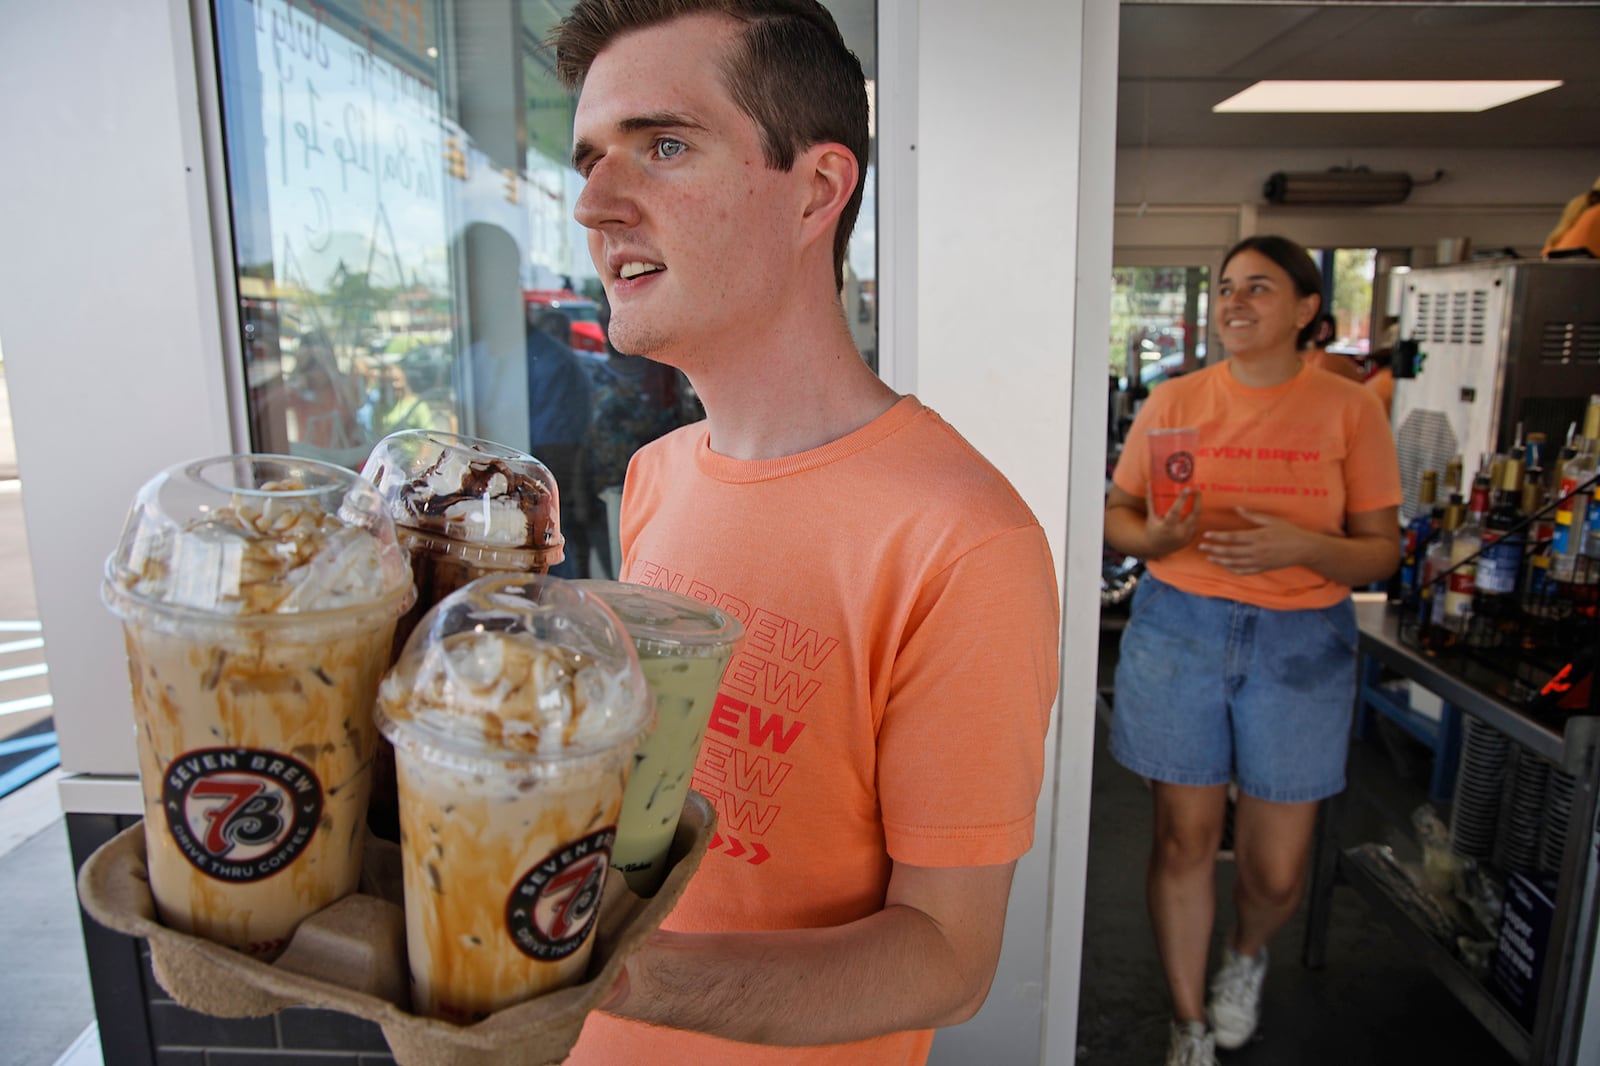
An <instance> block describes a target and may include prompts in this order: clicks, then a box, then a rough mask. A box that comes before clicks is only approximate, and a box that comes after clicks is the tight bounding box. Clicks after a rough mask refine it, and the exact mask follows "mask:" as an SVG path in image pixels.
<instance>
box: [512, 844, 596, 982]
mask: <svg viewBox="0 0 1600 1066" xmlns="http://www.w3.org/2000/svg"><path fill="white" fill-rule="evenodd" d="M616 838H617V831H616V829H615V828H611V829H602V830H600V831H599V832H598V833H594V834H592V835H591V836H586V837H584V838H583V839H582V840H579V841H577V842H575V843H572V844H568V845H567V846H566V847H564V848H561V849H559V850H557V851H553V852H551V853H550V854H549V855H547V856H545V858H544V860H543V861H541V862H539V863H537V864H535V865H534V867H533V868H532V869H530V870H529V871H528V872H527V873H525V874H523V875H522V877H521V878H520V879H519V880H518V881H517V887H516V888H513V889H512V890H511V898H510V899H508V900H506V926H507V928H509V929H510V930H511V939H512V940H514V941H516V945H517V949H518V950H519V951H521V952H522V953H523V954H524V955H526V956H528V957H529V958H530V959H538V960H539V961H540V962H555V961H556V960H558V959H564V958H566V957H567V956H568V955H571V954H572V953H573V952H574V951H577V950H578V949H579V948H580V947H582V946H583V939H584V937H585V936H587V935H588V933H589V928H590V927H591V926H592V925H594V921H595V918H597V917H598V916H599V914H600V890H601V888H603V887H604V886H605V879H606V867H607V866H608V865H609V864H610V862H611V845H612V843H613V842H614V841H615V840H616Z"/></svg>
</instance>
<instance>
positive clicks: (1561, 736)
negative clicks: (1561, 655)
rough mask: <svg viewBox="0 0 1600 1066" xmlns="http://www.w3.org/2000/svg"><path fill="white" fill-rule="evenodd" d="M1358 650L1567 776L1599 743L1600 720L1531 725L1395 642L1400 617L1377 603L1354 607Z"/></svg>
mask: <svg viewBox="0 0 1600 1066" xmlns="http://www.w3.org/2000/svg"><path fill="white" fill-rule="evenodd" d="M1356 622H1357V624H1358V625H1359V626H1360V628H1361V651H1363V652H1365V653H1366V654H1368V655H1371V656H1373V657H1374V658H1376V659H1378V660H1379V661H1380V662H1382V663H1383V664H1384V665H1386V666H1388V667H1390V668H1391V669H1393V670H1395V671H1397V672H1399V673H1400V674H1403V675H1404V676H1406V677H1409V678H1411V679H1412V680H1414V681H1417V682H1420V683H1421V684H1422V685H1423V686H1424V687H1425V688H1428V689H1430V690H1432V691H1433V692H1435V693H1437V694H1438V695H1439V696H1440V697H1442V698H1443V699H1444V701H1445V702H1446V703H1449V704H1451V705H1452V706H1454V707H1456V708H1457V709H1459V710H1461V711H1462V712H1463V713H1466V714H1470V715H1472V716H1474V717H1476V718H1481V719H1482V720H1483V721H1485V722H1487V723H1488V724H1489V725H1492V726H1494V727H1495V728H1496V729H1498V730H1499V731H1500V732H1502V733H1504V734H1505V735H1506V736H1508V737H1510V738H1511V739H1512V740H1514V741H1516V742H1517V743H1518V744H1521V745H1522V746H1523V747H1525V748H1528V749H1529V750H1531V751H1533V752H1535V753H1536V754H1538V755H1541V756H1543V757H1544V758H1546V759H1548V760H1550V761H1551V762H1552V763H1555V764H1556V765H1557V766H1559V767H1561V768H1562V769H1563V770H1565V771H1566V772H1567V773H1569V774H1582V773H1584V772H1585V770H1586V766H1585V759H1586V758H1587V756H1588V753H1589V752H1590V750H1592V749H1593V748H1594V746H1595V742H1596V740H1597V738H1600V718H1597V717H1595V716H1593V715H1573V716H1571V717H1569V718H1566V719H1565V720H1564V721H1563V722H1562V723H1561V726H1560V728H1559V729H1556V728H1553V727H1552V726H1550V725H1548V724H1546V723H1544V722H1540V721H1536V720H1534V719H1533V718H1530V717H1528V716H1527V715H1525V714H1523V713H1522V712H1521V711H1520V710H1518V709H1517V708H1515V707H1513V706H1511V705H1510V704H1508V703H1505V702H1504V701H1502V700H1499V699H1497V698H1495V697H1494V696H1492V695H1490V694H1489V693H1487V692H1484V691H1483V690H1482V689H1481V688H1478V687H1476V686H1475V685H1473V684H1472V683H1470V682H1469V681H1467V680H1465V679H1464V678H1461V677H1459V676H1457V675H1456V674H1455V673H1453V672H1452V671H1450V670H1447V669H1445V668H1444V667H1442V666H1441V665H1440V664H1439V663H1437V662H1435V661H1434V660H1432V659H1430V658H1428V656H1426V655H1423V654H1422V653H1420V652H1419V651H1417V650H1416V649H1415V648H1411V647H1408V646H1406V645H1404V644H1402V643H1401V642H1400V618H1399V615H1398V614H1397V613H1396V612H1395V611H1392V610H1390V609H1389V608H1388V605H1387V604H1384V603H1383V602H1381V601H1369V602H1361V601H1359V600H1358V601H1357V602H1356Z"/></svg>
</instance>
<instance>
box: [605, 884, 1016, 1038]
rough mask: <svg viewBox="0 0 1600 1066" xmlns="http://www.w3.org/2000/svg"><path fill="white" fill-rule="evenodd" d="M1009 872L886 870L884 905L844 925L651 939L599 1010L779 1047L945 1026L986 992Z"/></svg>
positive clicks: (971, 1010) (972, 1010)
mask: <svg viewBox="0 0 1600 1066" xmlns="http://www.w3.org/2000/svg"><path fill="white" fill-rule="evenodd" d="M1015 866H1016V864H1015V863H1007V864H1005V865H1002V866H974V867H958V868H950V869H943V868H939V869H936V868H933V867H926V866H907V865H905V864H902V863H896V864H895V866H894V870H893V872H892V873H891V874H890V878H889V891H888V895H887V898H886V899H885V902H884V907H883V909H882V910H881V911H878V912H877V913H876V914H872V915H869V916H868V917H865V918H862V919H859V920H858V921H854V922H851V923H849V924H848V925H841V926H834V927H831V928H826V929H793V930H783V931H779V932H768V933H672V932H666V931H661V932H658V933H657V934H656V935H655V936H654V937H652V938H651V939H650V941H649V942H648V943H646V945H645V946H644V947H643V948H642V949H641V950H640V951H639V953H638V954H637V955H635V956H634V957H633V958H632V959H630V960H629V961H628V965H627V968H626V970H625V972H624V978H623V980H622V981H620V982H619V983H618V990H617V996H616V998H615V999H614V1001H613V1002H611V1003H608V1004H607V1005H606V1009H607V1010H610V1011H612V1012H613V1013H616V1014H620V1015H622V1016H623V1017H627V1018H634V1019H636V1020H638V1021H643V1022H649V1023H651V1024H653V1025H664V1026H668V1027H671V1028H674V1029H691V1030H695V1031H698V1032H702V1033H710V1034H712V1035H714V1036H720V1037H723V1038H726V1039H728V1040H739V1041H744V1042H746V1043H753V1044H774V1045H782V1046H805V1045H814V1044H836V1043H842V1042H845V1041H851V1040H862V1039H865V1038H867V1037H872V1036H878V1035H881V1034H883V1033H892V1032H899V1031H901V1030H905V1029H929V1028H935V1027H938V1026H945V1025H954V1024H956V1023H958V1022H962V1021H965V1020H967V1019H968V1018H970V1017H972V1016H973V1015H974V1014H976V1013H977V1011H978V1008H979V1007H980V1006H982V1005H983V1001H984V999H985V997H987V996H988V994H989V984H990V982H991V981H993V980H994V971H995V966H996V964H997V963H998V962H999V958H1000V940H1001V935H1002V933H1003V931H1004V929H1005V916H1006V903H1007V901H1008V899H1009V898H1010V894H1011V875H1012V871H1013V869H1014V868H1015Z"/></svg>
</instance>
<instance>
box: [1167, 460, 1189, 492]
mask: <svg viewBox="0 0 1600 1066" xmlns="http://www.w3.org/2000/svg"><path fill="white" fill-rule="evenodd" d="M1167 476H1168V477H1170V478H1171V479H1172V480H1174V481H1176V482H1177V483H1178V484H1180V485H1181V484H1183V483H1184V482H1186V481H1188V480H1189V479H1190V478H1192V477H1194V456H1192V455H1190V454H1189V453H1188V452H1173V453H1172V454H1171V455H1169V456H1167Z"/></svg>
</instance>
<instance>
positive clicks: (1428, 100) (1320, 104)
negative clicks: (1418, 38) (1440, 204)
mask: <svg viewBox="0 0 1600 1066" xmlns="http://www.w3.org/2000/svg"><path fill="white" fill-rule="evenodd" d="M1560 85H1561V82H1559V81H1258V82H1256V83H1255V84H1254V85H1252V86H1250V87H1249V88H1248V89H1245V90H1244V91H1243V92H1240V93H1236V94H1234V95H1233V96H1230V97H1228V99H1226V100H1224V101H1222V102H1221V103H1220V104H1217V105H1216V106H1214V107H1213V108H1212V109H1211V110H1212V111H1215V112H1217V113H1219V114H1228V113H1253V114H1261V113H1270V112H1278V113H1293V114H1311V113H1324V114H1374V113H1380V112H1390V113H1419V112H1438V111H1487V110H1489V109H1490V108H1493V107H1499V106H1501V105H1502V104H1509V103H1510V102H1511V101H1513V100H1521V99H1523V98H1524V97H1529V96H1534V95H1536V94H1538V93H1542V92H1548V91H1549V90H1551V89H1554V88H1557V87H1558V86H1560Z"/></svg>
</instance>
